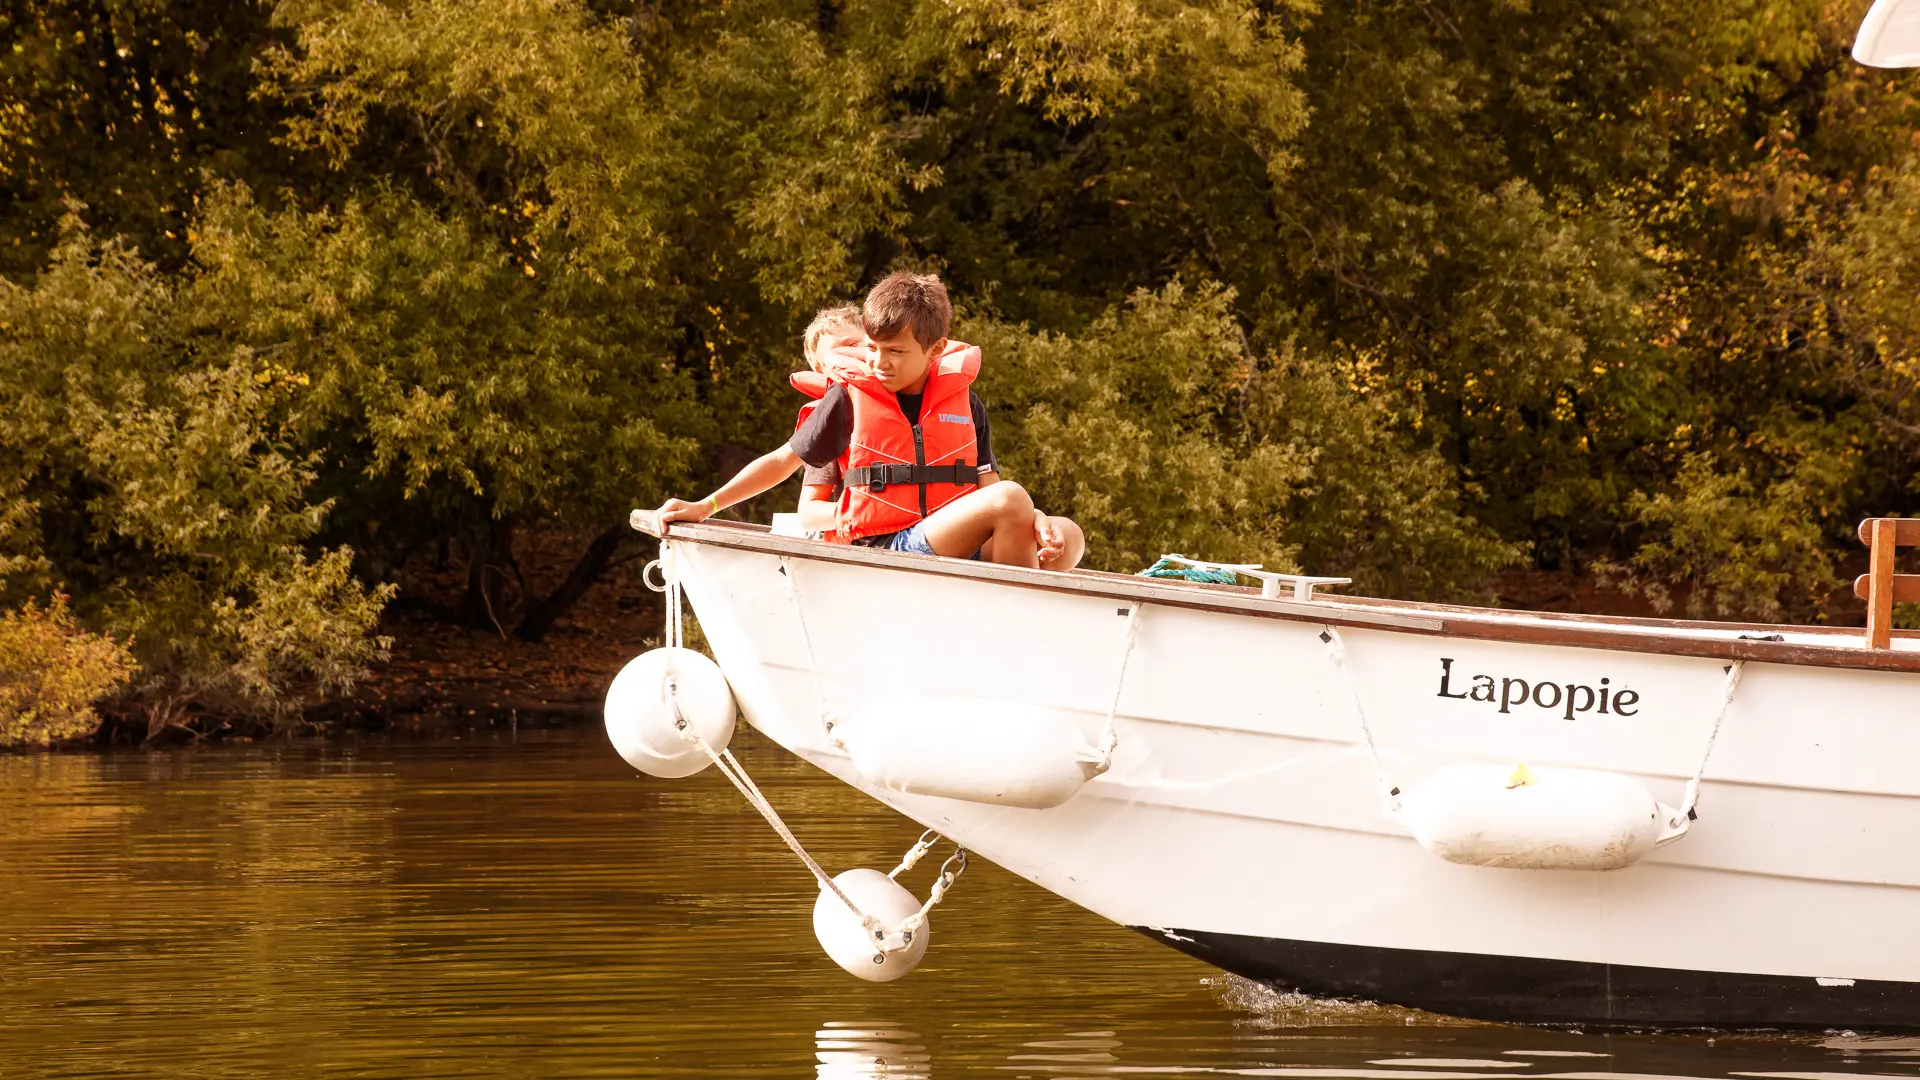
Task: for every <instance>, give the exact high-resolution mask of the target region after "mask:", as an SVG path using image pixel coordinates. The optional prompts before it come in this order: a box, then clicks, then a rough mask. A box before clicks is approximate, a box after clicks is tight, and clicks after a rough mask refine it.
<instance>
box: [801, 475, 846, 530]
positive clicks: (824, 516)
mask: <svg viewBox="0 0 1920 1080" xmlns="http://www.w3.org/2000/svg"><path fill="white" fill-rule="evenodd" d="M839 524H840V500H838V499H836V498H834V497H833V485H832V484H808V485H807V486H806V487H803V488H801V489H800V527H801V528H803V529H806V530H808V531H810V532H827V531H829V530H831V529H833V528H835V527H836V526H838V525H839Z"/></svg>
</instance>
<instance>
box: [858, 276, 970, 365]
mask: <svg viewBox="0 0 1920 1080" xmlns="http://www.w3.org/2000/svg"><path fill="white" fill-rule="evenodd" d="M860 319H861V322H862V323H863V324H864V329H865V330H866V332H867V336H868V337H870V338H874V339H877V340H885V339H887V338H891V337H895V336H898V335H899V333H900V331H902V330H911V331H913V340H914V344H916V345H919V346H920V347H921V348H923V349H924V348H926V347H928V346H930V345H932V344H933V343H934V342H936V341H939V340H940V339H941V338H944V337H946V336H947V332H948V331H950V330H952V329H953V305H952V304H951V303H949V302H948V300H947V287H946V286H945V285H942V284H940V279H939V278H937V277H935V276H933V275H932V274H915V273H911V272H909V271H906V270H899V271H895V272H894V273H891V274H888V275H887V278H886V280H885V281H882V282H881V283H880V284H878V285H875V286H874V287H873V291H872V292H869V293H868V294H867V302H866V303H865V304H863V305H862V306H861V308H860Z"/></svg>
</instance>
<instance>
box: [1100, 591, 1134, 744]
mask: <svg viewBox="0 0 1920 1080" xmlns="http://www.w3.org/2000/svg"><path fill="white" fill-rule="evenodd" d="M1145 609H1146V605H1145V604H1141V603H1135V604H1134V605H1133V610H1132V611H1131V612H1129V613H1128V614H1127V642H1126V645H1125V646H1124V647H1123V648H1122V649H1121V650H1120V674H1119V675H1117V676H1116V677H1115V678H1114V680H1113V700H1112V701H1109V702H1108V703H1107V722H1106V723H1105V724H1104V725H1103V726H1102V727H1101V728H1100V744H1099V750H1100V757H1099V760H1097V761H1095V762H1094V764H1093V775H1095V776H1099V775H1100V774H1101V773H1103V772H1106V771H1107V767H1108V766H1110V765H1112V764H1113V750H1114V747H1115V746H1118V745H1119V742H1120V738H1119V735H1118V734H1117V733H1116V732H1115V731H1114V727H1113V718H1114V717H1115V716H1116V715H1117V714H1118V713H1119V712H1120V691H1121V690H1122V689H1123V688H1124V687H1125V686H1126V685H1127V662H1128V661H1129V660H1132V659H1133V646H1134V643H1135V642H1137V641H1138V640H1139V639H1140V612H1141V611H1143V610H1145Z"/></svg>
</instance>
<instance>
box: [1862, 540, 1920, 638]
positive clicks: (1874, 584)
mask: <svg viewBox="0 0 1920 1080" xmlns="http://www.w3.org/2000/svg"><path fill="white" fill-rule="evenodd" d="M1860 542H1861V543H1863V544H1865V545H1867V572H1866V573H1864V574H1861V575H1860V576H1859V577H1857V578H1855V579H1853V594H1854V595H1855V596H1858V597H1859V598H1860V599H1862V600H1865V601H1866V602H1867V648H1869V649H1890V648H1892V647H1893V605H1894V602H1895V601H1899V602H1900V603H1903V604H1904V603H1911V602H1913V601H1916V600H1920V574H1896V573H1894V572H1893V553H1894V552H1895V551H1896V550H1897V549H1899V548H1903V547H1915V546H1920V518H1868V519H1867V520H1865V521H1863V522H1861V523H1860Z"/></svg>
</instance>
